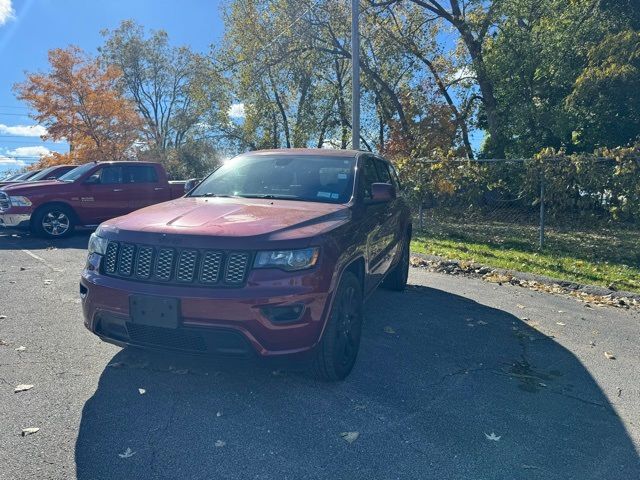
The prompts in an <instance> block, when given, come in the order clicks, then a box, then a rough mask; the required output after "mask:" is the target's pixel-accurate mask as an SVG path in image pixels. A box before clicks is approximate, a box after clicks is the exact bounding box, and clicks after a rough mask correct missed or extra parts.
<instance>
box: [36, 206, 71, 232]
mask: <svg viewBox="0 0 640 480" xmlns="http://www.w3.org/2000/svg"><path fill="white" fill-rule="evenodd" d="M75 226H76V222H75V218H74V214H73V211H72V210H71V209H70V208H69V207H67V206H65V205H55V204H53V205H46V206H44V207H42V208H41V209H40V210H38V211H37V212H36V214H35V215H34V216H33V218H32V219H31V231H32V232H33V233H34V234H35V235H37V236H39V237H44V238H50V239H54V238H64V237H68V236H69V235H71V234H72V233H73V230H74V229H75Z"/></svg>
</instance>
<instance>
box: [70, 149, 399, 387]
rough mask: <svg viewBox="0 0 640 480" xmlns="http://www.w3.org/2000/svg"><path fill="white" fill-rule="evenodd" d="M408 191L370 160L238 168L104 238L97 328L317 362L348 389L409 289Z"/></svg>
mask: <svg viewBox="0 0 640 480" xmlns="http://www.w3.org/2000/svg"><path fill="white" fill-rule="evenodd" d="M399 187H400V185H399V182H398V177H397V174H396V172H395V170H394V168H393V166H392V165H391V164H390V163H389V162H388V161H386V160H384V159H383V158H380V157H379V156H377V155H374V154H371V153H367V152H360V151H348V150H299V149H291V150H267V151H258V152H253V153H247V154H243V155H240V156H238V157H235V158H234V159H232V160H230V161H228V162H226V163H225V164H224V165H223V166H221V167H220V168H218V169H217V170H216V171H215V172H213V173H212V174H211V175H209V176H208V177H207V178H205V179H204V180H203V181H202V182H201V183H200V184H199V185H198V186H197V187H196V188H194V189H193V190H192V191H191V192H190V193H188V194H187V195H186V196H185V197H183V198H180V199H177V200H173V201H169V202H165V203H161V204H158V205H154V206H151V207H147V208H144V209H142V210H138V211H136V212H133V213H130V214H128V215H125V216H122V217H118V218H115V219H113V220H109V221H107V222H104V223H103V224H102V225H101V226H100V227H99V228H98V230H97V231H96V232H95V233H94V234H93V235H92V236H91V239H90V242H89V256H88V259H87V265H86V268H85V270H84V271H83V272H82V278H81V281H80V295H81V297H82V304H83V311H84V318H85V325H86V327H87V328H88V329H89V330H91V331H92V332H94V333H95V334H96V335H98V336H99V337H100V338H102V339H103V340H105V341H107V342H111V343H114V344H117V345H121V346H125V345H135V346H142V347H150V348H161V349H173V350H180V351H186V352H192V353H208V354H216V355H226V356H251V355H255V354H257V356H258V357H263V358H266V357H280V358H282V357H284V356H292V357H300V356H302V357H305V358H308V357H310V360H311V361H312V362H311V363H312V365H313V369H314V371H315V373H316V374H317V375H318V376H319V377H321V378H324V379H328V380H339V379H343V378H345V377H346V376H347V375H348V374H349V372H350V371H351V369H352V368H353V365H354V363H355V360H356V356H357V353H358V348H359V345H360V335H361V328H362V321H363V301H364V299H365V298H366V297H367V296H368V295H369V294H371V293H372V292H373V291H374V290H375V288H376V287H377V286H378V285H379V284H381V283H384V285H385V286H387V287H389V288H391V289H394V290H402V289H404V287H405V285H406V282H407V275H408V269H409V241H410V238H411V217H410V212H409V208H408V207H407V205H406V204H405V202H404V200H403V199H402V198H401V197H399V196H397V192H398V190H399ZM287 358H289V357H287Z"/></svg>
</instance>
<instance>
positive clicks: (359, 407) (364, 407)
mask: <svg viewBox="0 0 640 480" xmlns="http://www.w3.org/2000/svg"><path fill="white" fill-rule="evenodd" d="M366 408H367V406H366V405H356V406H355V407H353V409H354V410H365V409H366Z"/></svg>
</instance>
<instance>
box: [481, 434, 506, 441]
mask: <svg viewBox="0 0 640 480" xmlns="http://www.w3.org/2000/svg"><path fill="white" fill-rule="evenodd" d="M484 436H485V437H487V440H492V441H494V442H498V441H500V439H501V438H502V435H496V434H495V433H493V432H491V435H489V434H487V433H485V434H484Z"/></svg>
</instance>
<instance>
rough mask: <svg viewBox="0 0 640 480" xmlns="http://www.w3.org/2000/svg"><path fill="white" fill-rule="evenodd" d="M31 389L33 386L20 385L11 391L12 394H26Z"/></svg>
mask: <svg viewBox="0 0 640 480" xmlns="http://www.w3.org/2000/svg"><path fill="white" fill-rule="evenodd" d="M32 388H33V385H26V384H24V383H21V384H20V385H18V386H16V388H14V389H13V393H18V392H26V391H27V390H31V389H32Z"/></svg>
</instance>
